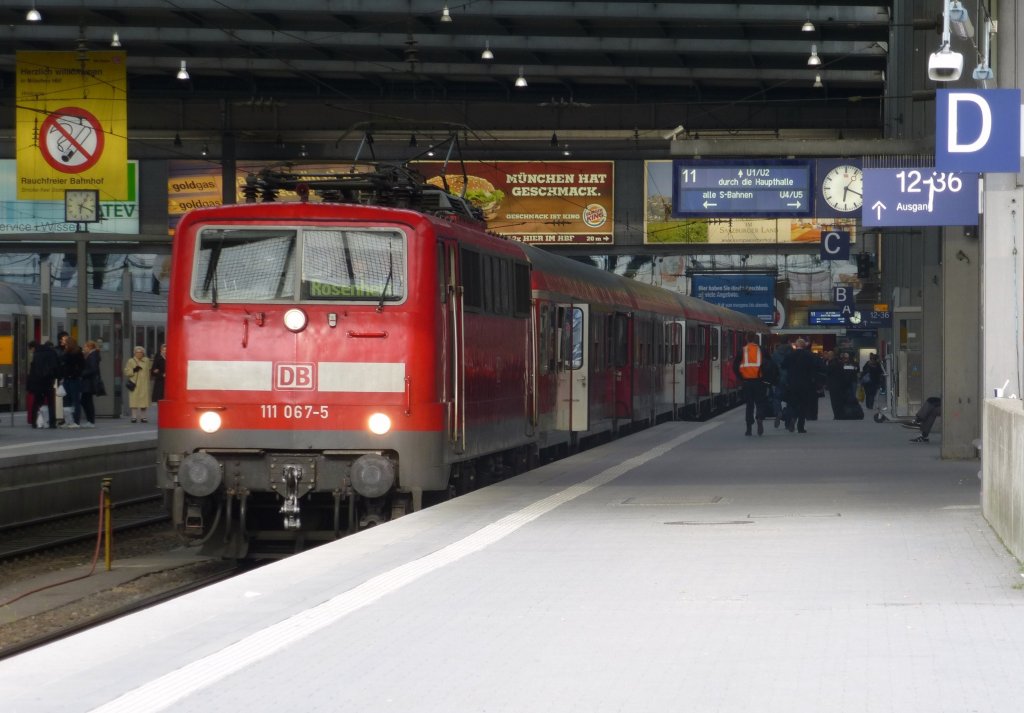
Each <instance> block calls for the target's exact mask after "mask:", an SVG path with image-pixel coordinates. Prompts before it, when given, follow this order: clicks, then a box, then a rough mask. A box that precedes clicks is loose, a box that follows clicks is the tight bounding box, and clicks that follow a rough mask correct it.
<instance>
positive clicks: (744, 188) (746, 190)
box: [672, 159, 813, 218]
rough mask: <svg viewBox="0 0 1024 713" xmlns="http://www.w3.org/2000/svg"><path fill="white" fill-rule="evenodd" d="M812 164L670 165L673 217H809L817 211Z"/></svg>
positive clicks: (679, 161) (683, 162)
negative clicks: (814, 210)
mask: <svg viewBox="0 0 1024 713" xmlns="http://www.w3.org/2000/svg"><path fill="white" fill-rule="evenodd" d="M810 188H811V163H810V162H809V161H774V162H769V161H746V162H742V163H741V162H720V161H690V160H685V159H676V160H675V161H673V162H672V196H673V200H672V216H673V217H674V218H693V217H700V216H718V217H725V218H787V217H806V216H810V215H811V213H812V211H813V205H812V203H813V201H812V200H811V190H810Z"/></svg>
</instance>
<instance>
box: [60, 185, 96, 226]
mask: <svg viewBox="0 0 1024 713" xmlns="http://www.w3.org/2000/svg"><path fill="white" fill-rule="evenodd" d="M99 219H100V192H99V191H94V190H70V191H64V221H65V222H67V223H97V222H99Z"/></svg>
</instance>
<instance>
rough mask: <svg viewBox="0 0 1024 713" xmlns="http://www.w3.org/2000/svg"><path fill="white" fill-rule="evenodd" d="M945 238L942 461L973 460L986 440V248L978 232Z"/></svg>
mask: <svg viewBox="0 0 1024 713" xmlns="http://www.w3.org/2000/svg"><path fill="white" fill-rule="evenodd" d="M943 233H944V234H943V236H942V278H941V282H942V286H943V290H942V353H943V354H944V355H945V356H946V358H945V359H944V360H943V368H942V392H941V393H942V457H943V458H974V457H975V456H976V455H977V454H976V450H975V447H974V440H975V439H977V438H980V437H981V407H982V405H983V403H984V400H983V399H981V398H979V394H980V393H981V330H980V325H979V324H978V314H979V313H980V309H981V306H980V303H979V294H980V293H979V290H980V284H979V283H980V280H981V247H980V244H979V240H978V239H977V237H976V236H977V231H965V230H964V229H962V228H947V229H946V230H944V231H943Z"/></svg>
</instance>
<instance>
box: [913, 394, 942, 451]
mask: <svg viewBox="0 0 1024 713" xmlns="http://www.w3.org/2000/svg"><path fill="white" fill-rule="evenodd" d="M941 415H942V399H940V398H939V397H938V396H929V397H928V398H927V399H925V400H924V403H923V404H921V408H919V409H918V410H917V415H916V416H914V420H913V422H912V423H908V424H905V425H906V427H907V428H920V429H921V435H920V436H918V437H917V438H911V439H910V442H911V443H928V434H929V433H931V431H932V426H934V425H935V420H936V419H937V418H939V416H941Z"/></svg>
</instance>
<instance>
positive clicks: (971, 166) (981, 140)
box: [864, 89, 1021, 210]
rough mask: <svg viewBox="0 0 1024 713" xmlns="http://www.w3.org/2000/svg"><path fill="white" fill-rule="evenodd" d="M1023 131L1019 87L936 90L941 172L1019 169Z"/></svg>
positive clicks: (937, 155)
mask: <svg viewBox="0 0 1024 713" xmlns="http://www.w3.org/2000/svg"><path fill="white" fill-rule="evenodd" d="M1020 131H1021V104H1020V90H1019V89H979V90H960V89H939V90H938V91H937V92H936V94H935V168H936V169H938V170H939V171H946V172H950V171H953V172H956V171H970V172H974V173H1017V172H1019V171H1020V159H1021V137H1020ZM864 205H865V210H867V202H866V201H865V204H864Z"/></svg>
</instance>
